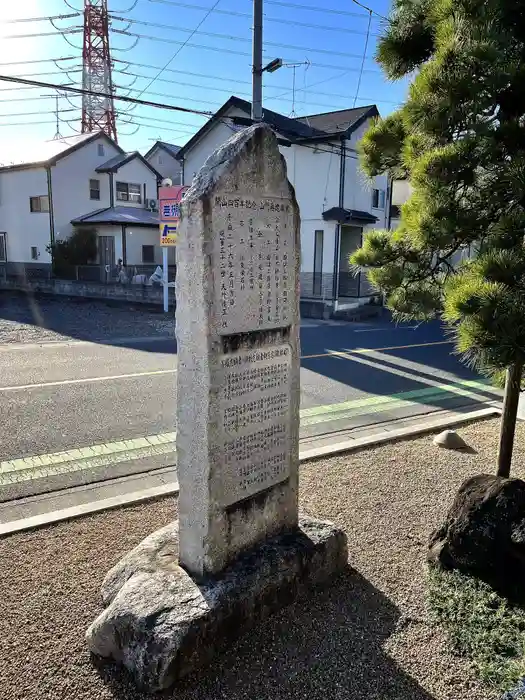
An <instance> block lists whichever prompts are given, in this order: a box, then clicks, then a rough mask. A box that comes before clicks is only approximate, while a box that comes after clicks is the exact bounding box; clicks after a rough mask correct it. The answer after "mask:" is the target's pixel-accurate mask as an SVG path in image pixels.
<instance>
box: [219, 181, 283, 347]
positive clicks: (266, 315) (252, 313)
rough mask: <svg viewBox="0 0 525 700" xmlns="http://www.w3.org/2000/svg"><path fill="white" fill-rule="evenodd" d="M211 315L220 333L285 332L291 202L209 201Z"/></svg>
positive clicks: (226, 198)
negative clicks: (211, 275) (210, 202)
mask: <svg viewBox="0 0 525 700" xmlns="http://www.w3.org/2000/svg"><path fill="white" fill-rule="evenodd" d="M213 231H214V241H213V254H212V268H213V270H214V312H215V319H216V327H217V330H218V332H219V334H220V335H231V334H234V333H246V332H249V331H256V330H266V329H270V328H283V327H286V326H289V325H291V323H292V322H293V302H294V297H295V293H296V290H295V289H294V285H295V275H294V268H295V259H294V255H295V252H294V221H293V207H292V203H291V201H290V199H282V198H278V197H259V198H254V197H243V196H239V195H235V196H233V195H227V194H225V195H216V196H215V197H214V199H213Z"/></svg>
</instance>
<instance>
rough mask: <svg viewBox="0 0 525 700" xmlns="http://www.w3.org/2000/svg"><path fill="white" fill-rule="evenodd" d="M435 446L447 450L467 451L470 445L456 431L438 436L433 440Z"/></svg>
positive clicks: (444, 431) (444, 432)
mask: <svg viewBox="0 0 525 700" xmlns="http://www.w3.org/2000/svg"><path fill="white" fill-rule="evenodd" d="M432 442H433V443H434V445H437V446H438V447H443V448H445V449H447V450H466V449H468V445H467V443H466V442H465V440H463V438H462V437H461V436H460V435H458V434H457V433H456V431H455V430H443V432H442V433H439V435H436V436H435V438H434V439H433V440H432Z"/></svg>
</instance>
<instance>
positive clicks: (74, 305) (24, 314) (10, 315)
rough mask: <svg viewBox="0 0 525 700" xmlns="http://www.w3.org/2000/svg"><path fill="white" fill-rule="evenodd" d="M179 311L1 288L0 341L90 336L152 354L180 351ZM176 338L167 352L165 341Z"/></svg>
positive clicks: (89, 339) (7, 342) (73, 338)
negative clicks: (177, 332)
mask: <svg viewBox="0 0 525 700" xmlns="http://www.w3.org/2000/svg"><path fill="white" fill-rule="evenodd" d="M174 315H175V312H174V310H173V309H171V310H170V312H169V313H167V314H165V313H164V312H163V311H162V309H161V308H160V307H159V308H156V307H155V308H153V307H148V306H142V305H133V304H125V303H122V302H120V301H119V302H112V301H111V300H96V299H82V298H80V297H79V298H67V297H51V296H42V295H35V294H33V293H24V292H10V291H8V292H7V291H2V292H0V343H5V344H9V343H31V342H33V343H41V342H63V341H68V340H84V341H89V342H94V343H100V344H103V345H118V346H120V347H129V348H137V349H140V350H145V351H151V352H159V351H160V352H168V353H169V354H172V353H175V352H176V344H175V339H174V329H175V318H174ZM166 340H172V343H170V345H171V346H170V347H169V349H168V350H166V342H165V343H164V347H163V348H162V349H161V348H159V341H166Z"/></svg>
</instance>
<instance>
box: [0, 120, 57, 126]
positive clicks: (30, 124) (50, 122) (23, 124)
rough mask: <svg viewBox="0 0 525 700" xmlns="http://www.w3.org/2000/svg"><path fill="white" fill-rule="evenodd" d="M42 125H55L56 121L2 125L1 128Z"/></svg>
mask: <svg viewBox="0 0 525 700" xmlns="http://www.w3.org/2000/svg"><path fill="white" fill-rule="evenodd" d="M36 124H38V125H40V124H55V120H54V119H52V120H51V121H44V122H43V121H40V120H38V121H36V122H13V123H11V124H0V127H3V126H34V125H36Z"/></svg>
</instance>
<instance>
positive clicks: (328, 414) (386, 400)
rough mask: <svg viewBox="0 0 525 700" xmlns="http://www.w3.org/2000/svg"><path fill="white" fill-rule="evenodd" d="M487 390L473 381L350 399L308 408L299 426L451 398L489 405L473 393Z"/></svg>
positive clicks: (489, 387) (486, 385) (487, 398)
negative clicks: (459, 397) (475, 400)
mask: <svg viewBox="0 0 525 700" xmlns="http://www.w3.org/2000/svg"><path fill="white" fill-rule="evenodd" d="M490 389H491V386H490V384H488V383H485V382H480V381H476V380H464V381H461V382H456V383H453V384H439V385H437V386H428V387H425V388H423V389H413V390H411V391H403V392H400V393H398V394H388V395H386V396H377V395H374V396H367V397H366V398H363V399H354V400H352V401H344V402H342V403H334V404H329V405H326V406H312V408H305V409H303V410H302V411H301V425H302V426H307V425H314V424H315V423H324V422H327V421H331V420H341V419H343V418H351V417H355V416H360V415H366V414H369V413H378V412H380V411H391V410H393V409H396V408H404V407H405V406H410V405H411V404H415V403H425V400H429V401H431V402H432V403H433V402H435V401H436V400H439V401H446V400H447V399H450V398H453V396H463V397H465V398H469V399H477V400H479V401H481V402H483V401H489V400H490V397H488V396H486V395H484V394H479V393H476V391H478V392H485V393H486V392H487V390H490ZM471 390H474V391H471ZM493 399H494V400H496V399H497V394H496V393H494V395H493ZM363 409H364V410H363Z"/></svg>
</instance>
